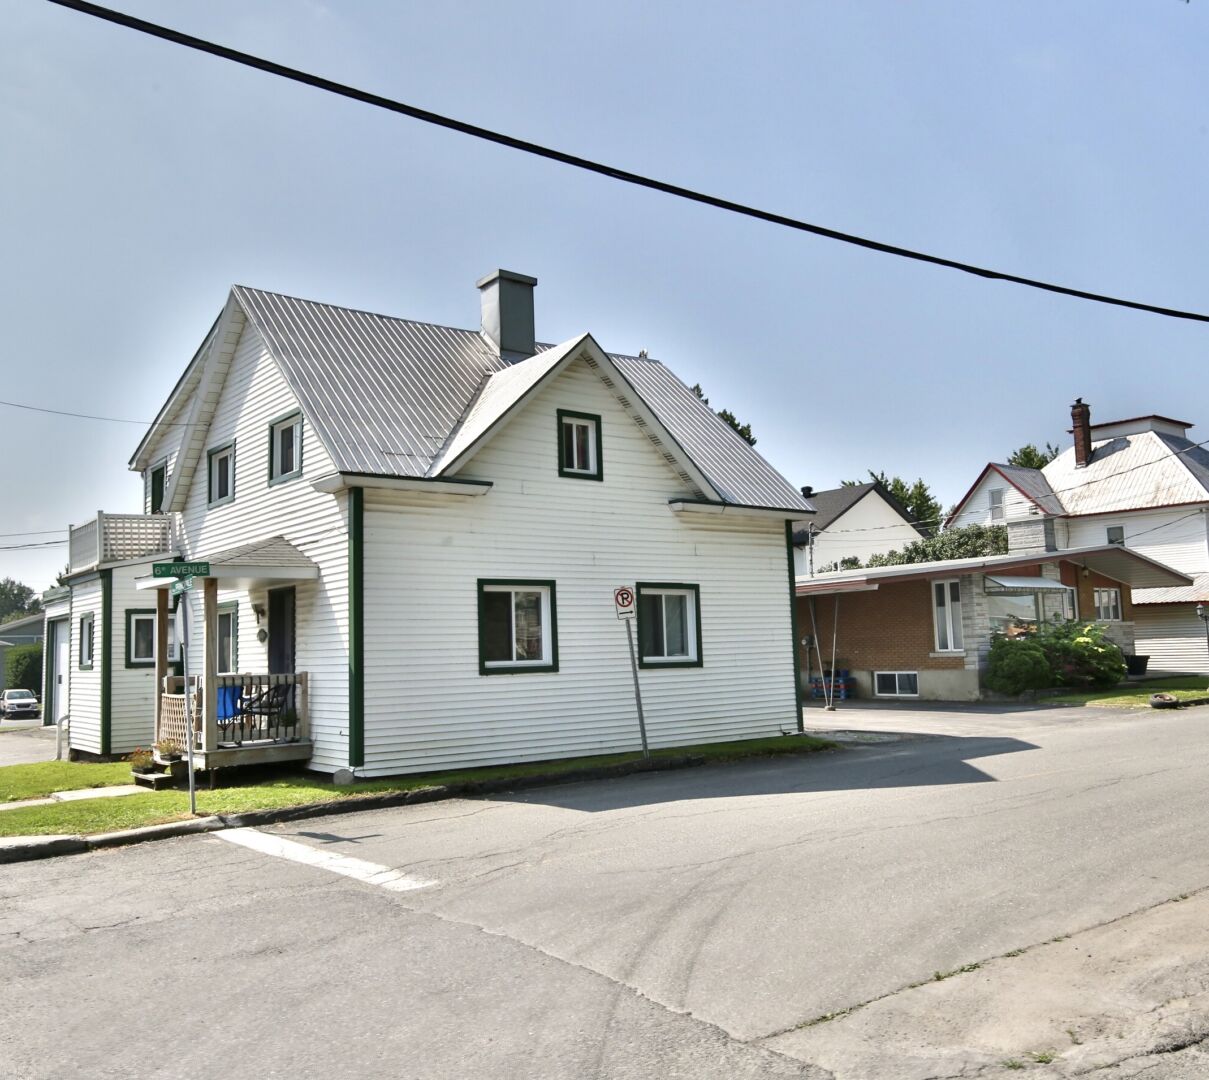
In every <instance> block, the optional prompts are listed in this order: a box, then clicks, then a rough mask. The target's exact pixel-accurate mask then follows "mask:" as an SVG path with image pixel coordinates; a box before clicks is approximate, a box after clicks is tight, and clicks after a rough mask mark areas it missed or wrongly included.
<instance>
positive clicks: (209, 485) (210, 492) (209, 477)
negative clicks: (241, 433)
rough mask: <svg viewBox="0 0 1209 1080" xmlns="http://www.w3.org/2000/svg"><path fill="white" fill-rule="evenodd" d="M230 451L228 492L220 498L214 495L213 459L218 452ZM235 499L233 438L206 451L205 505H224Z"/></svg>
mask: <svg viewBox="0 0 1209 1080" xmlns="http://www.w3.org/2000/svg"><path fill="white" fill-rule="evenodd" d="M228 451H230V454H231V480H230V488H231V490H230V492H229V493H228V494H227V495H224V496H223V497H222V498H221V499H216V498H215V497H214V459H215V458H216V457H218V455H219V454H225V453H227V452H228ZM234 501H235V440H234V439H231V440H230V441H229V442H225V443H223V444H222V445H221V446H216V447H214V448H213V449H212V450H207V451H206V505H207V506H225V505H226V504H227V503H229V502H234Z"/></svg>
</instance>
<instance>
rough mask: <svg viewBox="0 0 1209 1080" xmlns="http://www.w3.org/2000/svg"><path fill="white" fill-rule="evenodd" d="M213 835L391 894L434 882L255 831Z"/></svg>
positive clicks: (223, 831)
mask: <svg viewBox="0 0 1209 1080" xmlns="http://www.w3.org/2000/svg"><path fill="white" fill-rule="evenodd" d="M214 835H215V836H216V837H218V838H219V839H222V840H226V841H227V843H229V844H239V845H240V846H241V847H246V848H251V849H252V850H253V851H259V852H261V853H262V854H264V855H274V856H276V857H277V858H279V859H289V860H290V861H291V862H297V863H304V864H305V865H307V866H317V867H318V868H319V869H320V870H329V871H331V872H332V873H333V874H343V875H344V876H345V877H351V878H354V879H355V880H357V881H363V882H365V884H366V885H377V886H378V887H379V888H382V889H389V890H390V891H391V892H411V891H412V890H413V889H427V888H428V887H429V886H430V885H435V884H436V882H435V881H428V880H426V879H425V878H414V877H409V876H408V875H407V874H405V873H404V872H403V871H402V870H394V869H392V868H391V867H389V866H380V865H379V864H378V863H372V862H366V861H365V860H364V859H354V858H353V857H352V856H351V855H338V854H336V852H334V851H321V850H319V849H317V848H313V847H309V846H308V845H306V844H300V843H298V841H297V840H287V839H286V838H285V837H284V836H273V835H272V834H270V833H262V832H259V831H257V830H256V829H220V830H219V831H218V832H216V833H214Z"/></svg>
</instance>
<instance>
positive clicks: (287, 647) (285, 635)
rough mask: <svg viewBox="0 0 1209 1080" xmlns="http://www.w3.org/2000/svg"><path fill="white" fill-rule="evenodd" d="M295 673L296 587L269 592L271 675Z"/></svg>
mask: <svg viewBox="0 0 1209 1080" xmlns="http://www.w3.org/2000/svg"><path fill="white" fill-rule="evenodd" d="M293 672H294V587H293V586H292V585H291V586H290V587H289V588H287V589H270V590H269V674H270V675H292V674H293Z"/></svg>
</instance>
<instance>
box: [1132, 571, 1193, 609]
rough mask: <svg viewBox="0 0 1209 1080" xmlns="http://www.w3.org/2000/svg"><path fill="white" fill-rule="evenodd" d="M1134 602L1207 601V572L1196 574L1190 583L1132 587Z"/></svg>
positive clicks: (1181, 602)
mask: <svg viewBox="0 0 1209 1080" xmlns="http://www.w3.org/2000/svg"><path fill="white" fill-rule="evenodd" d="M1133 602H1134V603H1135V604H1199V603H1209V574H1197V575H1196V576H1195V577H1194V578H1193V579H1192V584H1191V585H1183V586H1180V585H1176V586H1174V587H1172V588H1170V589H1134V590H1133Z"/></svg>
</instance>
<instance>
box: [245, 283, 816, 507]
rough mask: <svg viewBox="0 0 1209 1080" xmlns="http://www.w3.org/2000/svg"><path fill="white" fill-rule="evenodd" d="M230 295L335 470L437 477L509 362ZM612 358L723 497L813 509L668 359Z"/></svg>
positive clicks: (413, 330) (451, 339) (383, 320)
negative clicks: (448, 449)
mask: <svg viewBox="0 0 1209 1080" xmlns="http://www.w3.org/2000/svg"><path fill="white" fill-rule="evenodd" d="M232 291H233V295H234V296H235V298H236V300H237V301H238V302H239V304H240V306H241V307H242V308H243V309H244V311H245V313H246V314H247V317H248V319H249V321H250V322H251V323H252V325H254V326H255V327H256V329H257V331H258V332H259V333H260V335H261V336H262V337H263V338H264V341H265V344H266V346H267V347H268V349H269V351H270V352H271V353H272V355H273V356H274V358H275V359H276V360H277V362H278V363H279V364H280V366H281V370H282V372H283V374H284V375H285V377H286V380H287V381H288V382H289V384H290V387H291V388H292V389H293V391H294V393H295V394H296V395H297V397H298V400H299V404H300V405H301V406H302V410H303V412H304V413H305V414H306V417H307V420H308V421H309V423H310V424H311V426H312V428H313V429H314V431H315V433H316V434H317V435H318V436H319V438H320V439H321V441H322V442H323V444H324V446H325V447H326V448H327V450H328V452H329V453H330V454H331V456H332V460H333V461H334V463H335V465H336V468H337V469H338V470H339V471H340V472H350V473H370V474H375V475H381V476H405V477H422V476H425V475H431V469H432V467H433V465H434V463H436V462H437V461H438V459H440V461H441V463H442V464H447V463H448V462H449V460H450V459H449V458H448V457H447V455H442V454H441V451H442V448H443V447H445V446H446V443H447V442H448V441H449V440H450V436H451V435H453V434H454V432H455V430H456V429H457V428H458V427H459V425H463V426H465V424H464V418H465V419H469V412H470V410H471V406H472V405H473V404H474V403H475V402H476V401H477V400H478V399H479V397H480V391H481V389H482V388H483V386H484V383H485V380H486V379H487V378H488V377H489V376H491V375H493V374H494V373H496V372H500V371H503V370H505V369H506V368H508V366H509V365H508V363H507V362H506V361H504V360H501V359H500V357H499V356H498V355H497V354H496V352H495V351H494V350H493V348H492V347H491V345H490V343H489V342H488V341H487V339H486V338H484V337H483V335H482V334H480V333H479V332H478V331H474V330H456V329H453V328H451V327H447V326H435V325H432V324H430V323H419V322H412V321H409V320H407V319H397V318H392V317H390V316H386V315H375V314H371V313H369V312H364V311H355V310H352V309H349V308H341V307H335V306H333V305H331V304H321V303H316V302H314V301H310V300H299V299H296V298H294V297H289V296H282V295H280V294H278V293H269V292H264V291H263V290H260V289H252V288H248V287H247V286H243V285H237V286H235V288H234V289H233V290H232ZM539 348H543V349H544V348H548V346H539ZM539 356H540V354H539ZM535 359H536V358H535ZM610 359H611V360H612V361H613V362H614V363H615V364H616V366H617V368H618V370H619V371H620V372H621V374H622V375H623V376H624V377H625V378H626V379H627V380H628V381H629V382H630V383H631V384H632V386H633V388H634V390H635V392H636V393H637V394H639V395H640V397H641V398H642V400H643V401H644V402H645V404H646V405H647V407H648V408H649V409H650V410H651V411H652V412H653V413H654V414H655V416H656V418H657V419H658V420H659V422H660V423H662V424H663V426H664V427H665V428H666V429H667V430H668V432H669V433H670V434H671V435H672V437H673V438H674V439H675V440H676V441H677V443H679V444H680V446H681V447H682V448H683V450H684V451H685V453H686V454H687V455H688V456H689V457H690V458H691V460H692V463H693V464H694V465H695V466H696V467H697V468H698V469H699V470H700V472H701V473H703V474H704V475H705V477H706V478H707V479H708V480H709V482H710V483H711V484H712V485H713V486H714V487H715V488H716V489H717V490H718V491H719V493H720V494H721V495H722V497H723V499H724V500H725V501H726V502H731V503H736V504H740V505H745V506H766V507H773V508H776V509H790V510H795V511H800V512H803V513H809V512H811V511H812V510H813V507H812V506H811V505H810V504H809V503H808V502H806V500H804V499H803V498H802V496H801V493H800V492H799V491H798V490H797V489H796V488H794V487H793V485H792V484H790V483H789V482H788V481H787V480H785V478H784V477H782V476H781V475H780V474H779V473H778V472H777V471H776V470H775V469H774V468H773V467H772V466H771V465H769V464H768V462H766V461H765V460H764V459H763V458H762V457H761V456H760V455H759V454H758V453H757V452H756V451H755V450H754V449H752V447H751V446H749V445H748V444H747V442H746V441H745V440H744V439H743V438H742V437H741V436H739V435H738V434H737V433H736V432H735V431H734V430H733V429H732V428H731V427H730V426H729V425H728V424H726V423H725V422H724V421H722V420H720V419H719V418H718V417H717V416H716V415H715V414H714V413H713V411H712V410H711V409H710V408H709V407H708V406H706V405H705V404H703V403H702V402H701V401H700V400H698V399H697V397H696V395H695V394H693V392H692V391H691V390H689V388H688V387H687V386H685V385H684V383H682V382H681V381H680V380H679V379H677V378H676V376H675V375H673V374H672V372H671V371H669V370H668V369H667V368H666V367H664V366H663V365H662V364H661V363H659V362H658V361H656V360H651V359H647V358H645V357H632V356H620V355H613V354H610ZM509 381H511V380H509ZM523 382H524V380H518V381H517V385H518V386H520V385H521V384H522V383H523ZM514 389H515V388H514ZM501 400H503V398H501ZM498 404H499V402H493V404H492V408H493V409H494V408H496V407H497V406H498ZM460 441H461V440H459V443H460Z"/></svg>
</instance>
